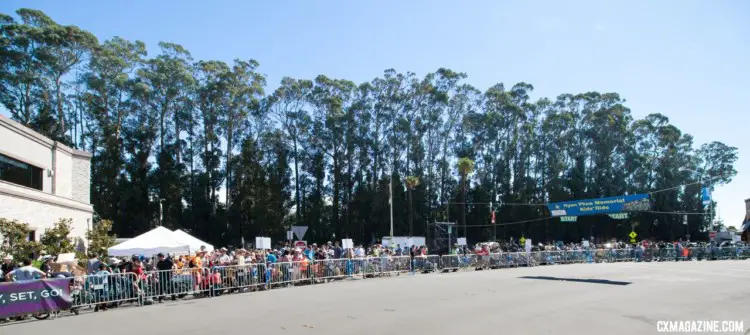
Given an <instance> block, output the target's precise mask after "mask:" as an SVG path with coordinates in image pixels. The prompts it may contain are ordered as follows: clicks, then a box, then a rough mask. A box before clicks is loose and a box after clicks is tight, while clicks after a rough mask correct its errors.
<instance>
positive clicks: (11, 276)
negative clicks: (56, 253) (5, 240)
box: [5, 259, 47, 281]
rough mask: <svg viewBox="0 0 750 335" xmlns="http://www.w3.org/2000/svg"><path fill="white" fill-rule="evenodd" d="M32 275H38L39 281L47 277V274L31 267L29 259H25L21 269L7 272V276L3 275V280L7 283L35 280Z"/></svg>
mask: <svg viewBox="0 0 750 335" xmlns="http://www.w3.org/2000/svg"><path fill="white" fill-rule="evenodd" d="M34 275H39V277H40V278H41V279H44V278H46V277H47V274H46V273H44V272H43V271H42V270H39V269H37V268H35V267H33V266H31V260H30V259H25V260H24V261H23V266H22V267H20V268H18V269H15V270H13V271H11V272H8V274H6V275H5V278H6V279H7V280H9V281H29V280H35V279H37V278H36V277H35V276H34Z"/></svg>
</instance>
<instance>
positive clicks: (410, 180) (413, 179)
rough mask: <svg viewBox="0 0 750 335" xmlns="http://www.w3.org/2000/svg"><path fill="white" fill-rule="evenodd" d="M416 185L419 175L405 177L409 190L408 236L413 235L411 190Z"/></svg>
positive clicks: (417, 184)
mask: <svg viewBox="0 0 750 335" xmlns="http://www.w3.org/2000/svg"><path fill="white" fill-rule="evenodd" d="M417 186H419V177H416V176H408V177H406V189H407V190H408V192H409V193H408V194H409V236H414V229H413V228H414V207H413V205H412V202H413V200H412V199H413V198H414V197H413V196H412V192H413V191H414V189H415V188H416V187H417Z"/></svg>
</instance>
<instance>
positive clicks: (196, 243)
mask: <svg viewBox="0 0 750 335" xmlns="http://www.w3.org/2000/svg"><path fill="white" fill-rule="evenodd" d="M172 234H173V235H174V237H175V238H176V239H177V241H180V242H182V243H184V244H187V245H188V246H190V252H196V251H198V250H200V248H201V246H205V247H206V251H208V252H211V251H214V246H213V245H210V244H208V243H206V242H203V241H201V240H199V239H198V238H196V237H194V236H193V235H190V234H188V233H186V232H184V231H183V230H180V229H177V230H175V231H174V232H172Z"/></svg>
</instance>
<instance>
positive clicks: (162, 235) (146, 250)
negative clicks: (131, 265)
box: [107, 227, 190, 256]
mask: <svg viewBox="0 0 750 335" xmlns="http://www.w3.org/2000/svg"><path fill="white" fill-rule="evenodd" d="M107 251H108V252H109V255H110V256H132V255H143V256H153V255H156V254H158V253H160V252H161V253H165V254H178V255H185V254H188V253H190V246H189V245H188V244H187V243H184V242H180V241H179V240H178V239H177V238H176V237H175V235H174V232H172V231H171V230H169V229H167V228H164V227H156V228H154V229H153V230H151V231H149V232H146V233H143V234H141V235H138V236H136V237H134V238H132V239H130V240H127V241H125V242H123V243H120V244H118V245H116V246H114V247H111V248H109V249H107Z"/></svg>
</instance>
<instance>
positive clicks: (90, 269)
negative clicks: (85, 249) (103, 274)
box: [86, 253, 102, 275]
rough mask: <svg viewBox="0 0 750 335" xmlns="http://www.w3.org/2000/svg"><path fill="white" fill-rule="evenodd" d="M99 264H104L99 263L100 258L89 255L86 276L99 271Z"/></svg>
mask: <svg viewBox="0 0 750 335" xmlns="http://www.w3.org/2000/svg"><path fill="white" fill-rule="evenodd" d="M99 264H102V262H101V261H99V258H98V257H97V256H96V255H95V254H93V253H90V254H89V261H88V262H87V266H86V274H89V275H90V274H94V273H96V272H97V271H99Z"/></svg>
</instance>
